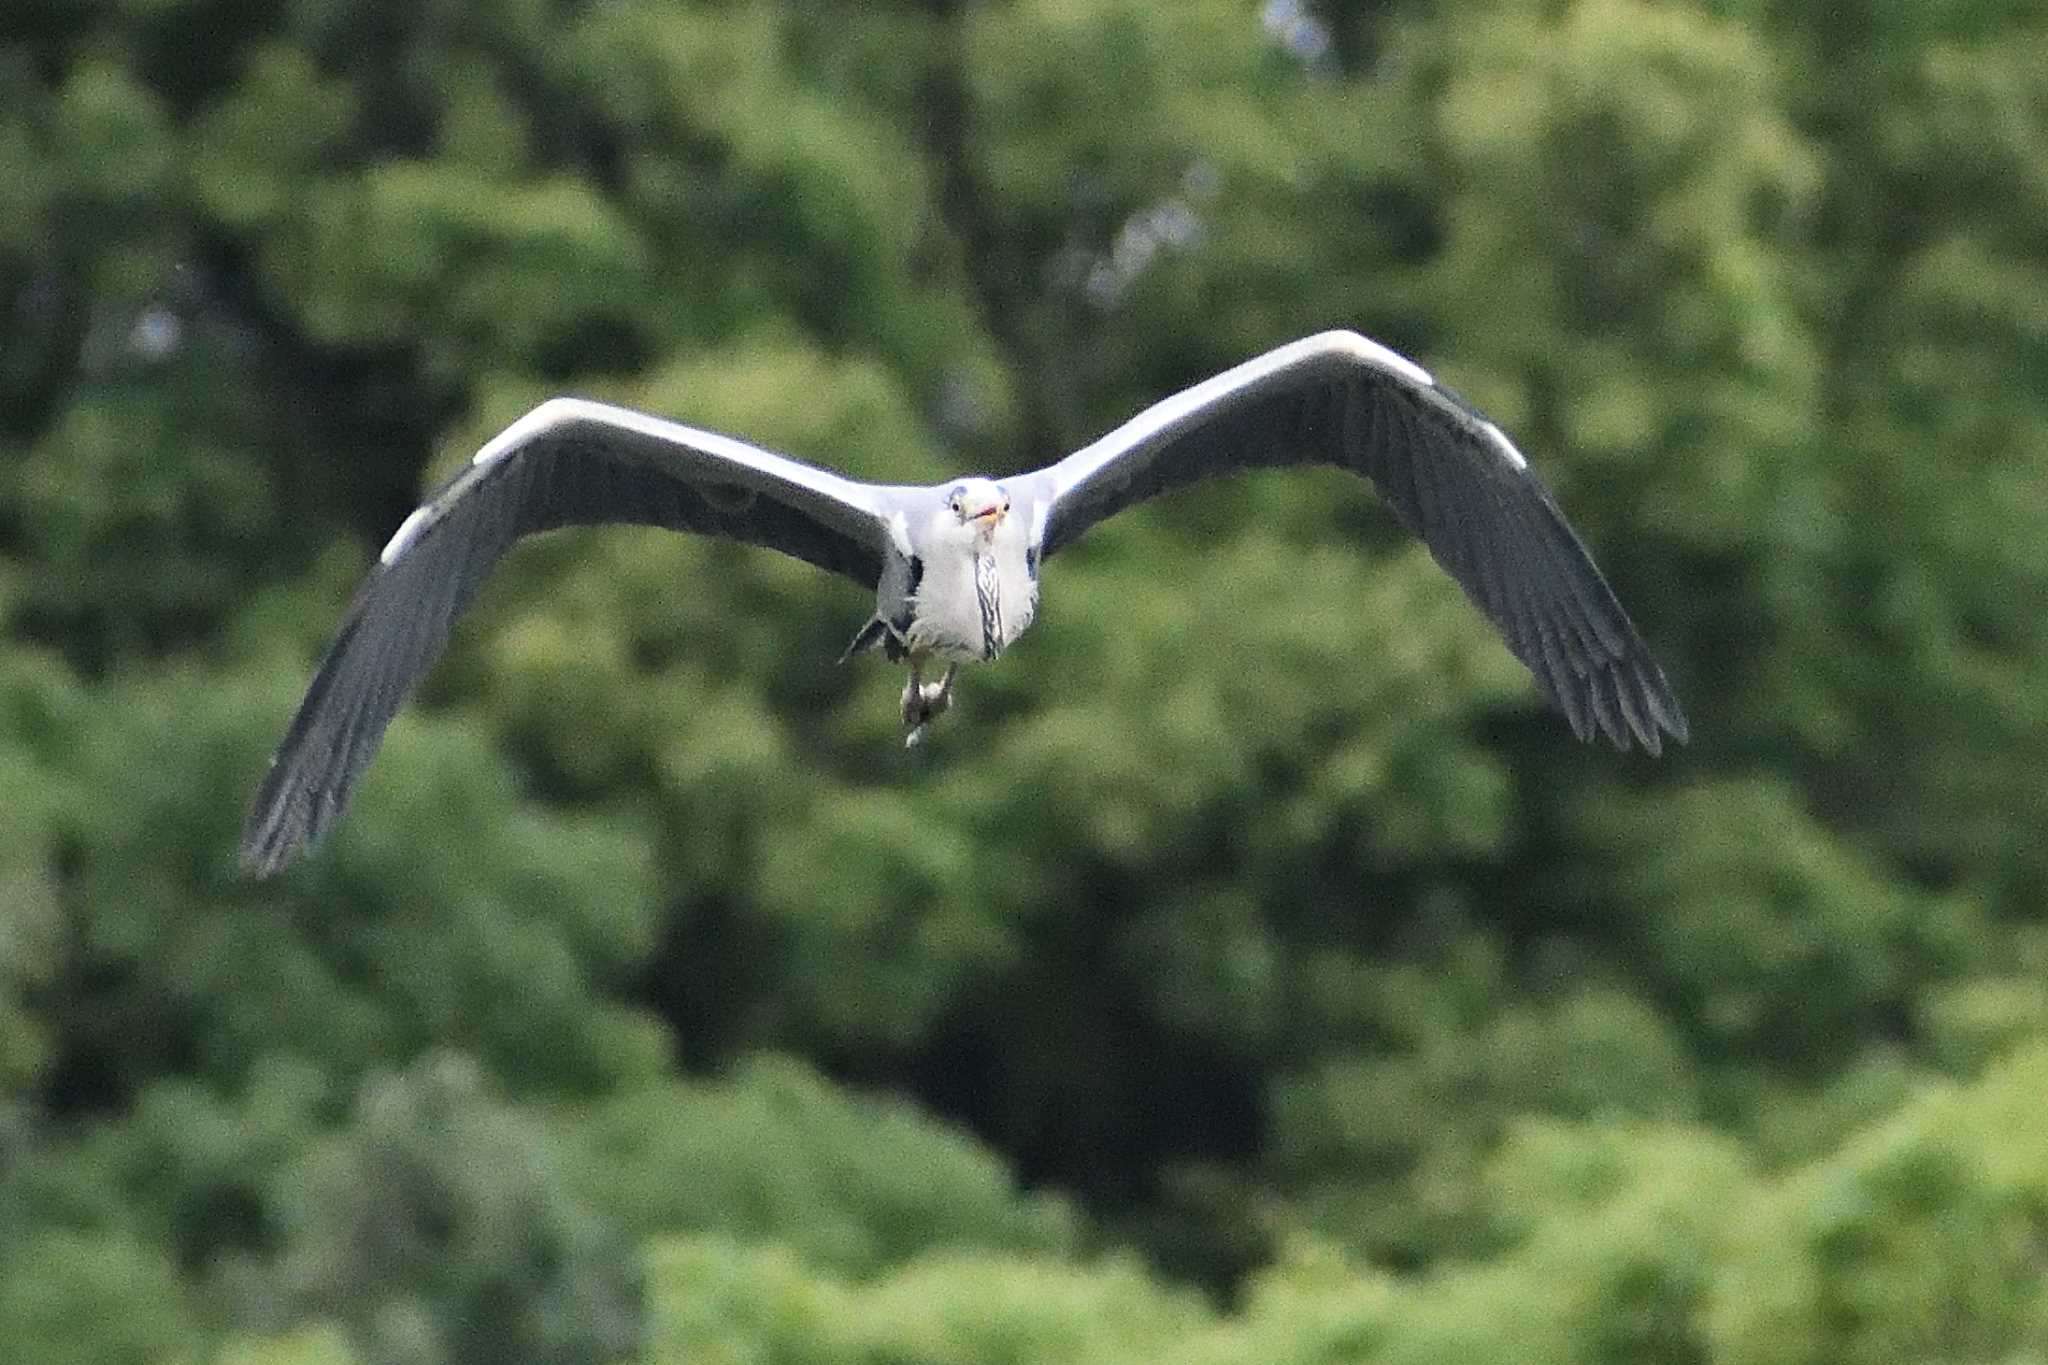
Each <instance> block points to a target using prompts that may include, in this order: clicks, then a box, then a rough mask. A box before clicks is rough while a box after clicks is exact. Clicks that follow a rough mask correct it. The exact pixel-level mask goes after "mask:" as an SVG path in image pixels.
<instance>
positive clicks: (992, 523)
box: [946, 479, 1010, 536]
mask: <svg viewBox="0 0 2048 1365" xmlns="http://www.w3.org/2000/svg"><path fill="white" fill-rule="evenodd" d="M946 506H947V507H949V508H951V509H952V512H953V515H954V516H956V517H958V518H959V519H960V524H961V525H962V526H968V527H972V528H973V529H974V530H976V531H978V532H980V533H981V534H982V535H984V536H990V535H994V534H995V529H996V527H998V526H1000V525H1002V523H1003V518H1004V517H1006V516H1008V515H1009V512H1010V494H1009V492H1008V490H1006V489H1005V488H1004V487H1003V486H1002V485H1001V484H999V483H997V482H996V481H995V480H993V479H962V480H960V482H958V483H956V484H954V485H953V486H952V488H951V489H949V490H947V493H946Z"/></svg>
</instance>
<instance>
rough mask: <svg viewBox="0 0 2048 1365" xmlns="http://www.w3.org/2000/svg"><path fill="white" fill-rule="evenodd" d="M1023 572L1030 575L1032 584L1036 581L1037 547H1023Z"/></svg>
mask: <svg viewBox="0 0 2048 1365" xmlns="http://www.w3.org/2000/svg"><path fill="white" fill-rule="evenodd" d="M1024 572H1025V573H1028V574H1030V575H1031V581H1032V582H1034V583H1035V582H1037V581H1038V547H1037V546H1036V545H1026V546H1025V547H1024Z"/></svg>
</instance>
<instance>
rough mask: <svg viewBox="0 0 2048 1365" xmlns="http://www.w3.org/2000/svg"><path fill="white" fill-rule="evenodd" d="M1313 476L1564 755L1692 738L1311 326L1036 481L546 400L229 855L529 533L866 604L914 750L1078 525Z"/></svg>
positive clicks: (1421, 410)
mask: <svg viewBox="0 0 2048 1365" xmlns="http://www.w3.org/2000/svg"><path fill="white" fill-rule="evenodd" d="M1310 464H1320V465H1335V466H1339V467H1341V468H1344V469H1348V470H1350V471H1351V472H1353V473H1355V474H1359V475H1362V476H1364V477H1365V478H1367V479H1369V480H1370V481H1371V482H1372V483H1373V484H1374V485H1375V486H1376V487H1377V488H1378V490H1379V492H1380V494H1381V496H1382V497H1383V498H1384V499H1385V500H1386V501H1387V503H1388V504H1389V505H1390V506H1391V507H1392V509H1393V512H1394V516H1395V517H1396V518H1397V519H1398V520H1399V521H1400V523H1401V524H1402V525H1403V526H1404V527H1406V528H1407V530H1408V531H1410V532H1411V533H1413V534H1415V535H1417V536H1419V537H1421V539H1422V541H1423V542H1424V544H1426V545H1427V546H1428V548H1429V551H1430V553H1431V554H1432V555H1433V556H1434V557H1435V558H1436V561H1437V562H1438V563H1439V564H1440V565H1442V566H1443V568H1444V569H1445V570H1447V571H1448V572H1449V573H1450V575H1451V576H1452V577H1453V578H1454V579H1456V580H1457V582H1458V583H1459V584H1460V585H1461V586H1462V587H1463V588H1464V590H1465V593H1466V595H1467V596H1468V597H1470V598H1471V600H1472V601H1473V602H1474V603H1475V604H1476V605H1477V606H1478V607H1479V608H1480V610H1482V611H1483V612H1484V613H1485V614H1486V615H1487V616H1488V617H1489V618H1491V620H1492V621H1493V623H1494V625H1495V626H1496V627H1497V628H1498V629H1499V631H1500V633H1501V635H1502V636H1503V638H1504V639H1505V640H1506V643H1507V646H1508V648H1509V649H1510V650H1512V651H1513V652H1514V654H1515V656H1516V657H1517V658H1519V659H1520V660H1521V661H1522V663H1523V664H1525V665H1526V666H1527V667H1528V669H1529V671H1530V672H1531V673H1532V674H1533V675H1534V676H1535V678H1536V681H1537V683H1538V685H1539V686H1540V687H1541V688H1542V690H1543V692H1544V694H1545V695H1546V696H1548V697H1549V699H1550V701H1551V702H1552V703H1553V704H1554V705H1556V707H1557V708H1558V709H1559V710H1561V711H1562V712H1563V713H1564V715H1565V718H1566V719H1567V720H1568V721H1569V722H1570V724H1571V728H1572V731H1573V732H1574V733H1575V734H1576V735H1578V737H1579V738H1581V739H1589V738H1591V737H1592V736H1593V735H1594V734H1595V733H1596V732H1597V733H1600V734H1604V735H1606V736H1607V738H1608V739H1609V740H1611V741H1612V742H1613V743H1614V744H1615V745H1616V746H1617V747H1618V748H1620V749H1623V750H1626V749H1628V748H1629V747H1630V745H1631V742H1633V743H1635V744H1640V745H1642V746H1643V748H1645V749H1646V750H1648V751H1649V752H1650V753H1652V754H1656V753H1659V752H1661V750H1662V745H1663V737H1664V736H1665V735H1667V734H1668V735H1671V736H1674V737H1676V738H1677V739H1679V740H1681V741H1683V740H1684V739H1685V738H1686V737H1687V727H1686V720H1685V715H1684V712H1683V711H1682V710H1681V709H1680V708H1679V704H1678V701H1677V699H1676V698H1675V697H1674V696H1673V695H1672V692H1671V688H1670V685H1669V684H1668V683H1667V682H1666V681H1665V678H1664V673H1663V670H1662V669H1660V668H1659V667H1658V665H1657V662H1656V661H1655V660H1654V659H1653V658H1652V657H1651V656H1650V652H1649V650H1648V649H1647V648H1646V647H1645V646H1644V644H1643V642H1642V639H1641V638H1640V637H1639V636H1638V634H1637V633H1636V628H1635V626H1634V624H1633V623H1632V622H1631V621H1630V620H1629V618H1628V615H1627V613H1625V612H1624V611H1623V610H1622V608H1621V604H1620V603H1619V602H1617V601H1616V600H1615V597H1614V593H1613V591H1612V590H1611V589H1610V588H1609V587H1608V585H1607V582H1606V580H1605V579H1604V578H1602V577H1601V575H1600V571H1599V570H1598V569H1597V568H1596V567H1595V566H1594V564H1593V560H1592V558H1591V556H1590V555H1589V554H1588V553H1587V552H1586V548H1585V546H1584V544H1583V543H1582V542H1581V541H1580V539H1579V537H1578V535H1577V533H1576V532H1574V531H1573V530H1572V528H1571V526H1570V524H1569V523H1567V522H1566V520H1565V518H1564V514H1563V513H1562V512H1561V511H1560V510H1559V509H1558V505H1557V502H1556V500H1555V499H1554V498H1553V497H1552V496H1551V494H1550V491H1549V490H1548V489H1547V488H1546V487H1545V486H1544V485H1543V483H1542V482H1541V481H1540V480H1538V479H1537V477H1536V475H1535V473H1534V472H1533V471H1532V470H1530V468H1529V466H1528V462H1527V461H1526V460H1525V459H1524V458H1523V456H1522V454H1521V452H1520V451H1519V450H1517V449H1516V448H1515V445H1514V443H1513V442H1512V441H1510V440H1509V439H1508V437H1507V435H1506V434H1505V433H1503V432H1502V431H1501V429H1500V428H1499V427H1498V426H1496V425H1495V424H1494V423H1493V422H1491V421H1489V420H1488V419H1487V418H1486V417H1485V416H1483V415H1482V414H1480V413H1479V412H1478V411H1477V410H1475V409H1474V408H1473V407H1472V406H1471V405H1470V404H1468V403H1466V402H1465V401H1464V400H1463V399H1461V398H1460V397H1459V396H1458V395H1457V394H1455V393H1453V392H1452V391H1451V390H1450V389H1448V388H1446V387H1444V386H1443V385H1441V384H1439V383H1437V382H1436V381H1435V380H1434V379H1433V378H1432V377H1431V376H1430V374H1429V373H1428V372H1427V371H1426V370H1424V369H1423V368H1422V367H1421V366H1420V365H1417V364H1416V363H1415V362H1414V361H1412V360H1409V359H1407V358H1406V357H1405V356H1402V355H1399V354H1397V353H1396V352H1394V351H1391V350H1389V349H1387V348H1386V347H1384V346H1381V345H1380V344H1379V343H1377V342H1374V341H1371V340H1368V339H1367V338H1365V337H1363V336H1360V335H1358V334H1357V333H1354V332H1343V331H1338V332H1325V333H1321V334H1319V335H1316V336H1311V337H1306V338H1304V339H1302V340H1300V341H1296V342H1292V343H1290V344H1288V345H1285V346H1281V347H1279V348H1278V349H1276V350H1273V351H1270V352H1268V353H1266V354H1265V355H1262V356H1259V357H1257V358H1256V359H1253V360H1249V361H1246V362H1245V363H1244V364H1241V365H1238V366H1237V367H1235V368H1234V369H1230V370H1226V371H1225V372H1223V373H1222V374H1219V375H1217V376H1216V377H1214V378H1212V379H1209V380H1207V381H1205V382H1203V383H1201V384H1197V385H1195V386H1194V387H1193V388H1190V389H1187V390H1185V391H1184V392H1182V393H1179V394H1176V395H1174V396H1173V397H1171V398H1167V399H1164V400H1162V401H1161V402H1159V403H1157V404H1155V405H1153V406H1152V407H1150V408H1147V409H1146V410H1145V411H1143V412H1141V413H1139V414H1138V415H1137V416H1135V417H1133V418H1131V419H1130V420H1129V421H1127V422H1125V423H1124V424H1123V425H1122V426H1120V427H1117V428H1116V429H1115V430H1114V431H1111V432H1110V433H1109V434H1107V435H1106V436H1103V437H1102V438H1101V439H1099V440H1097V441H1095V442H1094V443H1093V444H1090V445H1088V446H1085V447H1083V448H1082V449H1080V450H1077V451H1075V452H1074V453H1073V454H1070V455H1068V456H1066V457H1065V458H1064V459H1062V460H1059V461H1058V462H1057V463H1054V464H1051V465H1048V466H1047V467H1045V468H1043V469H1039V470H1034V471H1032V472H1029V473H1024V474H1017V475H1013V476H1010V477H1007V478H1001V479H992V478H984V477H974V478H961V479H953V480H949V481H947V482H945V483H941V484H935V485H932V486H929V487H914V486H902V485H879V484H868V483H861V482H857V481H855V480H852V479H848V478H844V477H842V476H840V475H838V474H834V473H832V472H830V471H828V470H825V469H820V468H817V467H815V466H813V465H808V464H803V463H800V462H799V461H796V460H792V459H789V458H787V457H785V456H782V455H777V454H774V453H771V452H769V451H766V450H762V449H760V448H758V447H755V446H752V445H749V444H747V443H745V442H743V441H738V440H735V439H733V438H731V437H729V436H721V435H718V434H716V433H713V432H709V431H699V430H695V429H693V428H690V427H686V426H679V425H677V424H675V423H672V422H667V421H663V420H661V419H659V418H655V417H650V416H648V415H646V414H644V413H640V412H635V411H632V410H630V409H627V408H621V407H614V406H611V405H608V404H605V403H599V402H593V401H589V400H585V399H577V398H554V399H550V400H548V401H547V402H544V403H542V404H541V405H540V406H539V407H537V408H535V409H534V410H533V411H531V412H529V413H527V414H526V415H525V416H524V417H522V418H520V419H519V420H518V421H516V422H514V423H513V424H512V425H511V426H510V427H508V428H506V429H505V430H504V431H503V432H502V433H500V434H499V435H498V436H497V437H496V438H494V439H493V440H492V441H490V442H489V443H488V444H487V445H485V446H484V447H483V449H481V450H479V451H478V452H477V453H476V455H475V457H474V459H473V460H472V461H471V463H470V465H469V467H468V468H466V469H464V470H463V471H462V472H461V473H459V474H458V475H456V477H455V478H454V479H452V480H450V481H449V482H448V483H447V484H446V485H445V486H444V487H443V488H441V490H440V491H439V492H437V493H435V494H434V495H433V496H432V497H430V498H429V499H428V500H427V501H426V503H425V504H424V505H422V506H421V507H420V508H419V509H418V510H417V511H415V512H413V514H412V515H411V516H409V517H407V518H406V520H405V522H404V524H402V525H401V526H400V527H399V528H398V531H397V533H396V534H394V535H393V536H392V537H391V540H390V543H389V544H387V545H386V546H385V547H384V550H383V553H382V555H381V556H380V558H379V562H378V564H377V565H376V566H375V567H374V568H373V569H372V570H371V572H370V574H369V577H368V579H367V580H366V581H365V582H364V583H363V585H362V587H361V589H360V590H359V591H358V592H357V594H356V597H355V601H354V603H353V604H352V605H351V606H350V608H349V611H348V614H347V616H346V618H345V619H344V620H343V622H342V626H341V629H340V631H339V633H338V634H337V635H336V637H335V639H334V642H333V644H332V645H330V646H329V648H328V650H327V654H326V657H325V658H324V659H323V660H322V661H321V664H320V667H319V670H318V672H316V673H315V675H314V677H313V681H312V685H311V686H310V687H309V688H308V690H307V692H306V696H305V700H304V701H303V702H301V703H300V706H299V710H298V713H297V715H296V716H295V717H294V719H293V720H292V723H291V727H290V729H289V730H287V732H286V733H285V736H284V739H283V741H282V742H281V743H280V744H279V745H278V748H277V753H276V755H275V756H274V757H273V758H272V760H271V764H270V769H269V771H268V773H267V774H266V775H265V777H264V779H263V782H262V785H261V786H260V787H259V789H258V790H257V793H256V798H255V802H254V805H253V808H252V809H251V811H250V814H249V820H248V825H247V828H246V830H245V831H244V835H243V840H242V856H243V859H244V860H245V862H246V863H247V864H248V865H249V866H250V867H251V868H253V869H254V870H256V871H258V872H260V873H263V874H266V875H267V874H269V873H272V872H275V871H277V870H278V869H279V868H282V867H283V866H284V865H285V864H286V863H287V862H289V861H290V860H291V859H292V858H293V857H294V856H295V855H296V854H298V853H299V852H300V851H301V850H302V849H305V848H307V847H309V846H311V845H312V844H314V843H316V842H317V841H318V840H319V839H320V838H321V837H322V836H323V835H324V834H325V833H326V832H327V830H328V829H329V828H330V827H331V826H332V825H333V824H334V822H335V820H336V818H337V817H338V816H339V815H340V814H341V811H342V809H343V807H344V806H345V805H346V804H347V802H348V798H349V794H350V792H351V791H352V790H353V789H354V787H355V784H356V781H357V779H358V778H360V777H361V776H362V774H363V771H364V769H365V768H366V767H368V765H369V762H370V759H371V756H372V755H373V754H374V753H375V752H376V749H377V745H378V742H379V740H380V739H381V738H382V737H383V734H384V729H385V727H386V725H388V724H389V723H390V721H391V718H392V716H393V715H394V714H396V712H397V710H398V708H399V706H400V705H401V703H402V702H403V700H404V698H405V695H406V693H407V691H408V690H409V689H410V688H411V687H412V685H413V684H414V683H415V682H416V681H417V680H418V679H419V677H420V675H421V674H422V673H424V672H425V671H426V670H427V669H428V668H429V667H430V666H431V665H432V664H433V662H434V660H435V658H436V657H437V656H438V655H439V654H440V652H441V650H442V648H443V646H444V645H445V644H446V643H447V640H448V636H449V632H450V631H451V630H452V629H453V627H454V623H455V619H456V617H457V616H458V615H460V614H461V612H462V610H463V608H464V607H465V606H467V605H468V603H469V601H470V599H471V598H472V597H473V596H474V595H475V594H476V591H477V589H478V587H479V586H480V585H481V584H482V582H483V580H484V578H485V576H486V575H487V574H488V573H489V572H490V569H491V567H492V565H493V564H494V563H495V562H496V561H497V559H498V557H499V556H500V555H502V554H503V553H504V552H505V551H506V550H507V549H508V548H510V546H511V545H512V543H513V542H514V541H516V540H518V539H519V538H520V537H521V536H525V535H531V534H534V533H536V532H541V531H548V530H554V529H556V528H559V527H565V526H581V525H593V524H600V523H633V524H641V525H653V526H662V527H667V528H670V529H672V530H677V531H695V532H699V533H701V534H705V535H713V536H722V537H726V538H729V539H732V540H737V541H742V542H746V543H749V544H753V545H761V546H766V547H767V548H769V549H772V550H779V551H781V552H783V553H784V554H788V555H793V556H795V557H796V558H798V559H802V560H807V561H809V562H810V563H812V564H815V565H817V566H818V567H819V568H821V569H827V570H830V571H831V572H833V573H837V574H842V575H844V576H846V577H848V578H850V579H852V580H853V581H854V582H856V583H858V584H860V585H861V586H862V587H864V588H868V589H872V590H873V591H874V593H875V611H874V615H873V616H872V617H871V618H870V619H869V620H868V622H867V624H866V625H865V626H863V627H862V629H861V631H860V633H859V634H858V635H857V636H855V638H854V640H853V643H852V644H851V645H849V646H848V647H847V655H849V656H850V655H852V654H854V653H857V652H860V651H864V650H868V649H872V648H877V647H879V648H880V649H881V650H882V651H883V652H884V654H885V655H886V656H887V657H888V659H889V660H890V661H891V662H902V663H906V664H907V665H908V666H909V681H908V682H907V684H906V685H905V687H904V690H903V721H904V725H905V727H906V728H907V730H908V738H907V741H906V742H908V743H912V744H914V743H916V742H917V741H918V740H919V739H920V738H921V737H922V736H923V735H924V733H925V730H926V727H927V726H928V725H929V724H930V723H931V722H932V720H933V719H934V718H935V717H936V716H938V715H939V714H940V713H941V712H943V711H944V710H946V708H947V706H948V705H949V703H950V702H951V699H952V688H953V682H954V677H955V674H956V671H957V670H958V668H959V667H960V665H961V664H963V663H968V662H986V661H988V660H992V659H994V658H996V657H997V656H998V655H1000V654H1001V653H1002V652H1003V650H1004V649H1005V648H1007V647H1008V646H1009V645H1010V644H1011V643H1012V642H1014V641H1015V640H1016V639H1017V637H1018V636H1019V635H1021V634H1022V633H1023V632H1024V630H1025V628H1026V627H1028V626H1029V625H1030V624H1031V619H1032V615H1033V612H1034V611H1035V609H1036V606H1037V601H1038V576H1039V571H1040V569H1041V567H1042V566H1043V564H1044V562H1045V561H1047V560H1049V559H1051V558H1052V557H1053V556H1054V555H1056V554H1058V553H1059V552H1060V551H1061V550H1062V549H1064V548H1065V547H1066V546H1068V545H1070V544H1072V543H1073V541H1074V540H1075V538H1076V537H1078V536H1080V535H1081V534H1082V533H1083V532H1085V531H1086V530H1087V529H1088V528H1089V527H1091V526H1093V525H1094V524H1095V523H1097V522H1098V521H1101V520H1102V519H1103V518H1105V517H1108V516H1110V515H1112V514H1114V513H1116V512H1119V511H1121V510H1122V509H1124V508H1126V507H1129V506H1130V505H1131V504H1133V503H1136V502H1140V501H1142V500H1144V499H1146V498H1150V497H1153V496H1155V495H1157V494H1160V493H1164V492H1167V491H1169V490H1172V489H1176V488H1181V487H1184V486H1186V485H1188V484H1191V483H1195V482H1198V481H1200V480H1204V479H1209V478H1214V477H1218V476H1222V475H1228V474H1234V473H1238V472H1240V471H1243V470H1248V469H1259V468H1272V467H1278V466H1288V465H1310ZM932 669H936V670H940V676H939V677H937V678H936V679H931V678H927V677H926V676H925V674H926V671H927V670H932Z"/></svg>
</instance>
